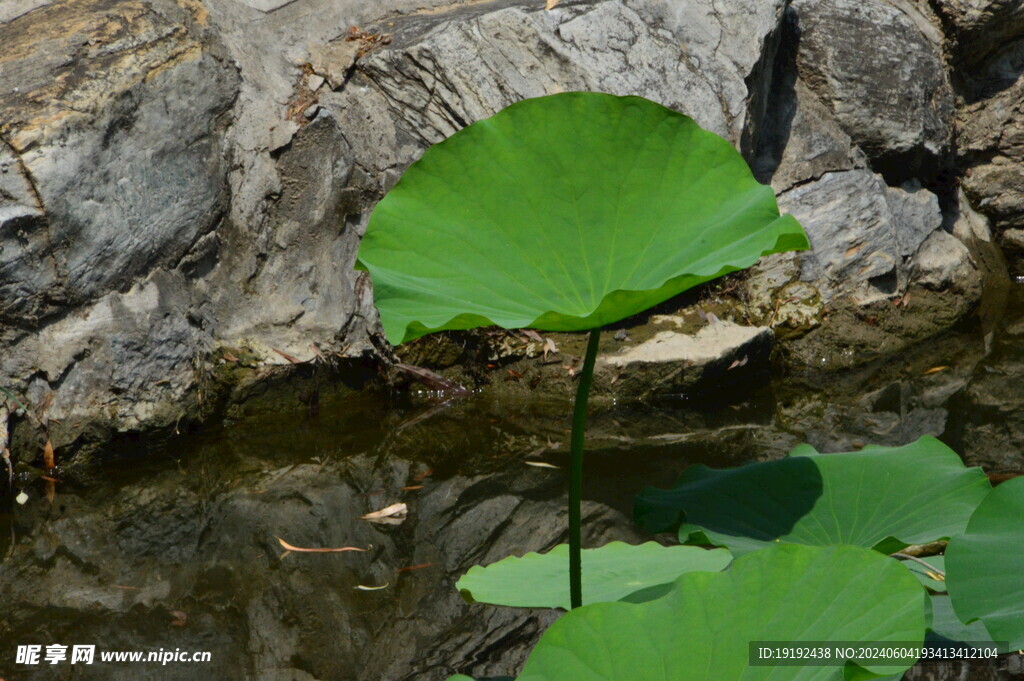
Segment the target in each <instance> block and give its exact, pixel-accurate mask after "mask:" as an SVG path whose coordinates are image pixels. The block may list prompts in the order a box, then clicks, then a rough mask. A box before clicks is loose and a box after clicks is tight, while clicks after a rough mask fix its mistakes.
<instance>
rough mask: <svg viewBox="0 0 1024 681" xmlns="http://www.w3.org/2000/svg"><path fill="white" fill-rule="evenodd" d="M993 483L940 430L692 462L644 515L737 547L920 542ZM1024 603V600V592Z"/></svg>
mask: <svg viewBox="0 0 1024 681" xmlns="http://www.w3.org/2000/svg"><path fill="white" fill-rule="evenodd" d="M990 490H991V487H990V485H989V483H988V480H987V478H986V477H985V474H984V473H983V472H982V471H981V469H978V468H967V467H965V466H964V465H963V462H962V461H961V460H960V457H958V456H957V455H956V453H955V452H954V451H952V450H951V449H949V448H948V447H947V446H946V445H944V444H942V443H941V442H939V441H938V440H936V439H935V438H933V437H928V436H925V437H922V438H921V439H919V440H918V441H917V442H914V443H912V444H909V445H905V446H903V447H865V448H864V449H862V450H861V451H859V452H847V453H843V454H819V453H818V452H816V451H815V450H814V449H813V448H812V447H809V446H807V445H802V446H800V447H797V448H796V449H794V450H793V451H792V452H791V453H790V455H789V457H787V458H785V459H780V460H778V461H769V462H765V463H755V464H750V465H747V466H741V467H739V468H729V469H724V470H711V469H709V468H707V467H706V466H693V467H692V468H689V469H687V470H686V472H685V473H684V474H683V476H682V478H681V479H680V481H679V482H678V483H677V484H676V486H675V487H674V488H673V489H671V490H658V489H654V488H647V489H645V490H644V491H643V492H641V494H640V495H639V496H638V497H637V501H636V509H635V510H636V515H637V520H638V521H639V522H640V523H641V524H642V525H644V526H645V527H647V529H649V530H652V531H661V530H665V529H669V528H670V527H674V526H676V525H678V524H679V523H680V521H681V520H682V519H683V518H684V517H685V521H686V523H685V524H683V525H681V526H680V528H679V536H680V539H681V540H683V541H686V540H687V539H689V537H690V536H691V535H692V534H694V533H698V532H701V533H703V534H704V535H705V536H706V537H707V539H708V540H710V542H711V543H713V544H716V545H719V546H725V547H727V548H728V549H729V550H730V551H732V552H733V554H735V555H740V554H742V553H745V552H748V551H753V550H756V549H758V548H761V547H764V546H766V545H770V544H774V543H778V542H783V543H792V544H807V545H812V546H828V545H830V544H853V545H855V546H863V547H873V546H876V545H878V544H879V543H881V542H882V541H883V540H886V539H887V538H889V537H892V538H895V539H896V540H898V541H899V542H900V543H901V544H903V545H906V544H918V543H924V542H928V541H934V540H937V539H943V538H947V537H952V536H954V535H957V534H960V533H962V532H963V530H964V528H965V527H966V526H967V520H968V519H969V518H970V517H971V513H973V512H974V509H975V508H977V507H978V504H980V503H981V500H982V499H983V498H985V495H986V494H988V492H989V491H990ZM1022 602H1024V601H1022Z"/></svg>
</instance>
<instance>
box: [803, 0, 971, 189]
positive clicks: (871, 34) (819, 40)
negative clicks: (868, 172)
mask: <svg viewBox="0 0 1024 681" xmlns="http://www.w3.org/2000/svg"><path fill="white" fill-rule="evenodd" d="M792 7H793V10H794V12H795V14H796V18H797V22H798V27H799V49H798V54H797V67H798V69H799V73H800V77H801V78H802V79H803V81H804V82H805V83H806V84H807V85H808V87H810V89H811V90H812V91H813V92H814V93H815V94H817V95H818V97H820V98H821V100H822V102H823V103H825V104H826V105H827V106H828V107H829V108H830V109H831V110H832V112H833V113H834V114H835V116H836V118H837V120H838V121H839V123H840V124H841V125H842V126H843V129H844V130H845V131H846V132H847V133H848V134H849V135H850V137H851V138H852V139H853V142H854V143H855V144H857V145H859V146H860V147H861V148H862V149H863V150H864V152H865V153H866V154H867V155H868V157H869V158H870V159H871V162H872V166H873V167H874V168H875V170H877V171H879V172H881V173H882V174H883V175H885V176H886V178H887V179H889V180H890V181H892V182H895V183H902V182H904V181H906V180H908V179H910V178H912V177H921V176H923V177H928V176H930V175H931V174H933V173H934V172H935V171H936V170H937V169H938V168H937V166H941V164H942V163H943V161H944V160H945V158H946V156H947V155H948V153H949V145H950V141H951V132H952V117H953V93H952V89H951V87H950V84H949V79H948V77H947V75H946V72H945V69H944V66H943V63H942V55H941V51H940V47H939V46H938V45H936V44H935V43H933V42H932V41H931V40H929V38H928V36H927V35H926V34H925V33H924V32H922V30H921V27H920V26H919V25H918V22H915V21H914V19H913V18H911V17H910V16H908V14H906V13H905V11H904V10H901V9H899V8H897V7H896V6H894V5H892V4H889V3H887V2H884V1H883V0H867V1H865V0H836V1H834V2H821V1H820V0H794V2H793V3H792Z"/></svg>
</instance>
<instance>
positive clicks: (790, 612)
mask: <svg viewBox="0 0 1024 681" xmlns="http://www.w3.org/2000/svg"><path fill="white" fill-rule="evenodd" d="M924 599H925V592H924V589H922V588H921V586H920V585H919V584H918V583H917V580H916V579H914V577H913V576H912V575H911V574H910V573H909V572H908V571H907V570H906V569H904V568H903V567H902V566H900V565H899V564H897V563H896V562H895V561H893V560H891V559H889V558H886V557H885V556H883V555H881V554H879V553H877V552H874V551H870V550H867V549H862V548H858V547H854V546H834V547H829V548H819V547H809V546H793V545H784V546H775V547H772V548H769V549H766V550H764V551H757V552H755V553H751V554H749V555H746V556H743V557H741V558H738V559H736V560H735V561H734V562H733V564H732V565H731V566H730V567H729V568H728V569H727V570H725V571H723V572H688V573H686V574H684V575H681V576H680V577H679V578H678V579H677V580H676V581H675V586H674V588H673V589H672V590H671V591H670V592H669V593H668V594H667V595H665V596H663V597H661V598H658V599H656V600H653V601H648V602H646V603H641V604H631V603H621V602H620V603H597V604H594V605H588V606H584V607H582V608H577V609H576V610H573V611H571V612H569V613H568V614H566V615H565V616H564V617H562V618H561V619H559V620H558V621H556V622H555V623H554V624H553V625H551V627H550V628H549V629H548V630H547V632H545V633H544V635H543V636H542V637H541V639H540V641H539V642H538V643H537V646H536V647H535V648H534V650H533V652H532V653H531V654H530V657H529V659H528V660H527V662H526V665H525V667H524V668H523V671H522V673H521V674H520V676H519V681H565V680H566V679H572V680H573V681H608V680H609V679H616V680H618V679H629V681H664V680H665V679H668V678H679V679H682V678H685V679H687V681H705V680H707V681H731V680H733V679H742V680H743V681H757V680H760V679H792V680H794V681H798V680H799V681H807V680H811V679H837V678H842V676H843V669H842V667H837V666H800V667H797V666H792V667H789V666H787V667H779V666H752V665H748V654H749V645H750V643H751V642H752V641H863V642H867V641H878V642H895V641H906V642H916V643H919V642H921V641H922V640H923V639H924V627H925V621H924V613H925V603H924ZM913 662H914V660H906V661H904V663H903V664H887V665H884V666H882V665H878V666H875V665H865V666H864V669H865V670H867V671H868V672H870V674H874V675H876V676H877V675H891V674H894V673H897V672H900V671H903V670H905V669H907V668H908V667H909V666H911V665H912V664H913Z"/></svg>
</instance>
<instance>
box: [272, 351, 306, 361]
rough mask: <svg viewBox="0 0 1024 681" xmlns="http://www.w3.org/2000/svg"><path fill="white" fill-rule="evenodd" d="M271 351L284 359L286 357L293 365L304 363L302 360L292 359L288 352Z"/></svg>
mask: <svg viewBox="0 0 1024 681" xmlns="http://www.w3.org/2000/svg"><path fill="white" fill-rule="evenodd" d="M271 350H273V351H274V352H276V353H277V354H279V355H281V356H282V357H284V358H285V359H286V360H288V361H289V362H291V363H292V364H302V363H303V362H302V360H301V359H299V358H298V357H292V356H291V355H289V354H288V353H287V352H281V351H280V350H278V349H277V348H271Z"/></svg>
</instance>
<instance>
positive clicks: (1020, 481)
mask: <svg viewBox="0 0 1024 681" xmlns="http://www.w3.org/2000/svg"><path fill="white" fill-rule="evenodd" d="M946 588H947V589H948V590H949V597H950V599H951V600H952V602H953V608H954V609H955V610H956V614H957V616H958V617H959V618H960V620H961V621H962V622H966V623H968V624H970V623H971V622H973V621H974V620H977V619H980V620H981V621H982V622H983V623H984V624H985V628H986V629H988V633H989V634H990V635H991V636H992V638H993V639H994V640H995V641H1006V642H1008V643H1009V649H1010V650H1019V649H1021V648H1024V478H1014V479H1012V480H1008V481H1006V482H1004V483H1003V484H1001V485H999V486H998V487H996V488H995V489H994V490H992V492H991V493H990V494H989V495H988V496H987V497H986V498H985V500H984V501H982V502H981V505H980V506H978V510H976V511H975V512H974V515H973V516H971V521H970V522H969V523H968V524H967V531H966V532H964V533H963V534H962V535H961V536H959V537H953V539H952V540H950V542H949V546H948V547H946Z"/></svg>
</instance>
